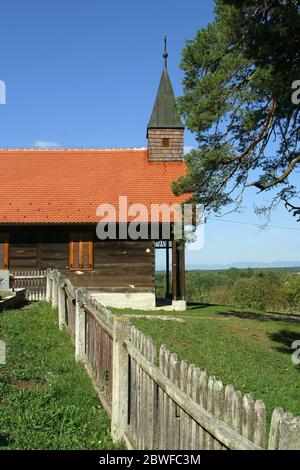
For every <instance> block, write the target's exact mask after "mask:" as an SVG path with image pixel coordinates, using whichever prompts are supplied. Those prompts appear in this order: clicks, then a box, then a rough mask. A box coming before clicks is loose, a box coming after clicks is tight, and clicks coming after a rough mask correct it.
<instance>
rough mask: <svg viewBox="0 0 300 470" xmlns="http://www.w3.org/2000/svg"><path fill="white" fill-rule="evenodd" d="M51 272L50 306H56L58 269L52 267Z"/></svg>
mask: <svg viewBox="0 0 300 470" xmlns="http://www.w3.org/2000/svg"><path fill="white" fill-rule="evenodd" d="M52 274H53V281H52V307H53V308H56V307H57V304H58V301H57V300H58V299H57V297H58V271H57V270H56V269H54V271H53V272H52Z"/></svg>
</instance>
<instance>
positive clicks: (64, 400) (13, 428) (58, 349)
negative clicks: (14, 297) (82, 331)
mask: <svg viewBox="0 0 300 470" xmlns="http://www.w3.org/2000/svg"><path fill="white" fill-rule="evenodd" d="M0 338H1V339H2V340H4V341H5V342H6V347H7V363H6V365H0V449H2V450H3V449H113V448H115V446H114V445H113V443H112V441H111V438H110V432H109V426H110V425H109V419H108V416H107V414H106V413H105V411H104V410H103V408H102V407H101V406H100V404H99V398H98V396H97V395H96V393H95V391H94V389H93V387H92V384H91V382H90V379H89V378H88V376H87V374H86V372H85V370H84V369H83V367H82V366H80V365H78V364H76V363H75V360H74V349H73V346H72V344H71V341H70V337H69V335H68V334H67V333H66V332H60V331H59V330H58V325H57V312H56V311H54V310H52V309H51V307H50V306H49V305H48V304H46V303H40V304H34V305H32V306H30V307H29V308H26V309H23V310H15V311H7V312H5V313H4V314H1V315H0Z"/></svg>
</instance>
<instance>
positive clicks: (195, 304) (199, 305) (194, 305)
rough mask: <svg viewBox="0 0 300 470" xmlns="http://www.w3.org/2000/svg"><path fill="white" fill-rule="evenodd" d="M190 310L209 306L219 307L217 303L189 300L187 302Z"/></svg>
mask: <svg viewBox="0 0 300 470" xmlns="http://www.w3.org/2000/svg"><path fill="white" fill-rule="evenodd" d="M187 307H188V310H197V309H199V308H207V307H219V305H217V304H202V303H198V302H188V304H187Z"/></svg>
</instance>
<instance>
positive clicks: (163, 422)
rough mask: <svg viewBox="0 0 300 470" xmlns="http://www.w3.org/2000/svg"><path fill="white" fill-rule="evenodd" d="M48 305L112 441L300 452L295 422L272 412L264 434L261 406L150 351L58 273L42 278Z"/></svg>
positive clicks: (148, 342)
mask: <svg viewBox="0 0 300 470" xmlns="http://www.w3.org/2000/svg"><path fill="white" fill-rule="evenodd" d="M72 295H73V296H74V298H73V299H71V296H72ZM66 298H69V301H66ZM47 300H48V301H50V302H51V303H52V305H53V306H54V307H58V312H59V325H60V328H65V327H66V328H68V329H69V330H70V332H71V334H73V337H74V342H75V357H76V359H77V360H78V361H81V362H82V363H83V364H84V365H85V367H86V370H87V371H88V373H89V375H90V377H91V378H92V381H93V383H94V386H95V388H96V390H97V391H98V394H99V397H100V399H101V402H102V404H103V405H104V406H105V408H106V409H107V411H108V412H109V413H110V415H111V432H112V436H113V439H114V441H119V440H121V439H123V440H124V441H125V442H126V444H127V446H128V448H135V449H161V450H176V449H180V450H197V449H200V450H201V449H212V450H227V449H230V450H231V449H234V450H235V449H240V450H264V449H279V450H281V449H298V450H299V449H300V417H295V416H293V415H292V414H291V413H285V412H284V411H283V410H282V409H281V408H276V409H275V410H274V412H273V415H272V422H271V429H270V432H269V433H268V432H267V421H266V407H265V405H264V403H263V402H262V401H261V400H257V401H255V400H254V399H253V398H252V397H251V395H249V394H247V395H244V396H242V394H241V392H239V391H238V390H235V389H234V387H233V386H232V385H227V386H226V387H224V386H223V383H222V382H221V381H220V380H217V379H216V378H215V377H213V376H209V375H208V374H207V372H206V371H204V370H201V369H200V368H199V367H196V366H194V365H189V364H188V363H187V362H186V361H180V360H179V359H178V357H177V355H176V354H175V353H171V352H170V351H168V350H167V349H166V348H165V347H164V346H161V348H160V349H159V351H157V348H156V345H155V342H154V341H153V340H152V339H151V338H148V337H147V336H145V335H144V334H143V333H142V332H141V331H139V330H138V329H136V328H135V327H134V326H133V325H132V324H131V323H130V320H129V319H128V318H127V317H126V316H125V317H117V316H115V315H113V314H112V313H111V312H110V311H109V310H108V309H107V308H105V307H103V306H102V305H101V304H99V303H98V302H97V301H96V300H95V299H94V298H93V297H92V296H91V295H90V294H89V293H88V292H87V291H86V290H85V289H74V288H73V290H72V287H71V283H70V281H69V280H67V279H66V278H65V277H64V276H62V275H61V274H59V273H58V272H57V271H53V272H48V276H47ZM74 303H75V304H76V307H75V313H74ZM70 306H72V307H71V310H72V313H71V315H70V312H69V308H70ZM73 317H75V318H74V320H72V325H73V327H70V318H73ZM68 323H69V324H68Z"/></svg>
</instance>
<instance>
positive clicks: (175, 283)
mask: <svg viewBox="0 0 300 470" xmlns="http://www.w3.org/2000/svg"><path fill="white" fill-rule="evenodd" d="M172 299H173V301H177V300H185V244H184V240H173V243H172Z"/></svg>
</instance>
